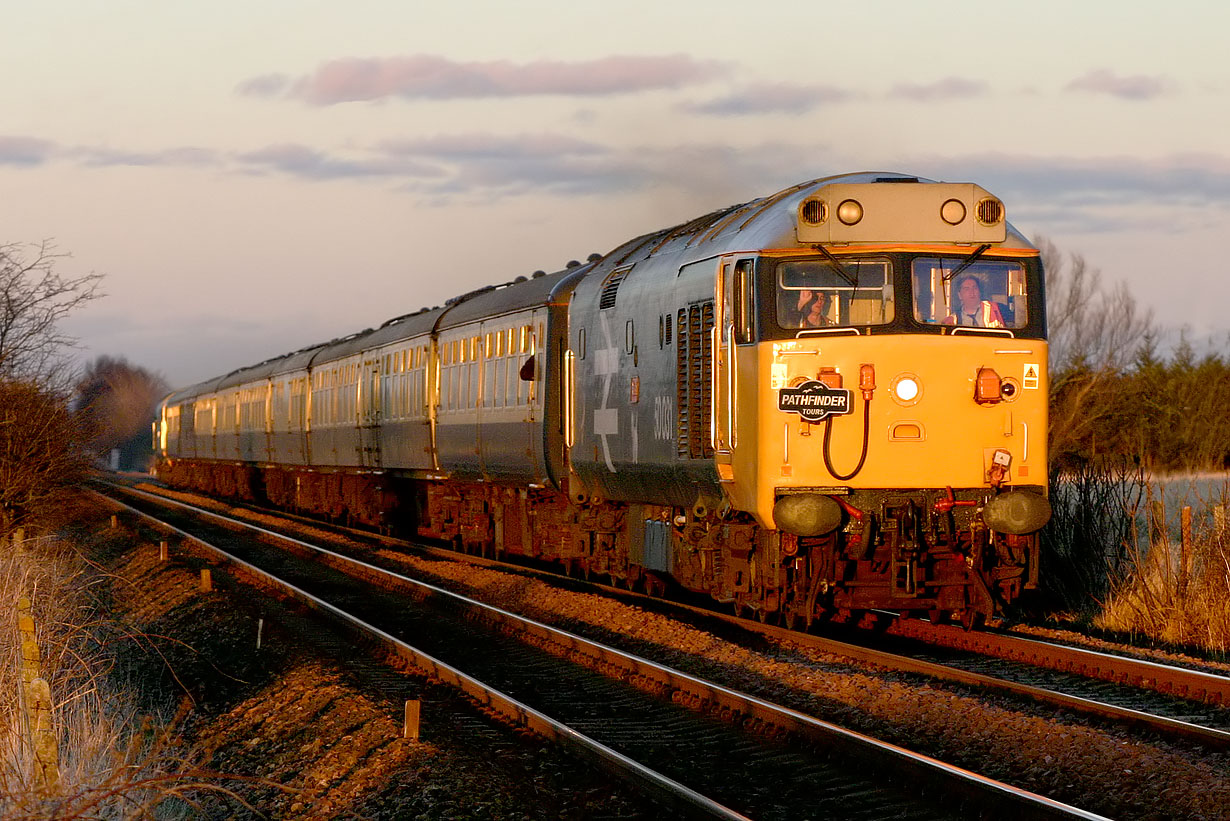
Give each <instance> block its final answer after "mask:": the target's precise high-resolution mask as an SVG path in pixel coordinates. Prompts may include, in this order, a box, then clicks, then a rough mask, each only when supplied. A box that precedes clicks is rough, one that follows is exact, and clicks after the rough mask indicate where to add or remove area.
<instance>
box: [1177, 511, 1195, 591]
mask: <svg viewBox="0 0 1230 821" xmlns="http://www.w3.org/2000/svg"><path fill="white" fill-rule="evenodd" d="M1179 532H1180V534H1181V540H1180V543H1179V598H1182V597H1184V596H1186V595H1187V580H1188V578H1189V577H1190V576H1191V572H1192V509H1191V507H1190V506H1188V505H1185V506H1184V507H1183V509H1182V510H1181V511H1180V531H1179Z"/></svg>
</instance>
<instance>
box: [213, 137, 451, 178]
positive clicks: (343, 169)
mask: <svg viewBox="0 0 1230 821" xmlns="http://www.w3.org/2000/svg"><path fill="white" fill-rule="evenodd" d="M235 159H236V160H237V161H238V162H239V164H240V166H241V167H243V168H245V169H246V170H247V171H249V172H255V173H269V172H279V173H282V174H287V175H289V176H292V177H300V178H303V179H311V180H336V179H354V178H363V177H369V178H370V177H384V178H401V177H438V176H441V174H442V173H443V172H442V171H441V169H440V168H439V167H437V166H433V165H429V164H426V163H419V162H414V161H412V160H408V159H405V158H392V157H389V156H366V157H363V156H361V157H359V158H349V157H342V156H339V155H330V154H327V153H325V152H323V151H320V150H317V149H314V148H309V147H308V146H305V145H300V144H297V143H281V144H278V145H270V146H266V147H264V148H259V149H257V150H255V151H249V152H245V153H241V154H237V155H235Z"/></svg>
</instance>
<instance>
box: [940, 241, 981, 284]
mask: <svg viewBox="0 0 1230 821" xmlns="http://www.w3.org/2000/svg"><path fill="white" fill-rule="evenodd" d="M990 247H991V243H989V242H988V243H987V244H986V245H979V246H978V249H977V250H976V251H974V253H972V254H970V255H969V256H968V257H966V258H965V259H964V260H962V261H961V264H960V265H958V266H957V267H956V268H953V269H952V271H951V272H950V273H946V274H944V281H945V282H951V281H952V279H953V277H955V276H956V275H957V274H959V273H961V272H962V271H964V270H965V269H966V268H968V267H970V266H971V265H973V264H974V263H975V262H977V261H978V257H980V256H982V255H983V254H985V253H986V252H987V250H988V249H989V248H990Z"/></svg>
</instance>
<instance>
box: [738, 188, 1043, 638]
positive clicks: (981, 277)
mask: <svg viewBox="0 0 1230 821" xmlns="http://www.w3.org/2000/svg"><path fill="white" fill-rule="evenodd" d="M797 213H798V217H797V236H798V239H799V244H798V245H797V246H796V247H792V248H783V249H770V250H765V251H762V252H761V254H760V255H759V258H758V259H757V260H756V261H755V263H754V265H753V264H752V263H751V262H750V261H749V262H748V263H747V264H745V265H743V267H742V269H740V267H739V265H738V264H735V265H732V266H731V267H730V268H728V269H727V271H726V274H725V276H724V281H723V282H721V283H720V288H721V289H722V291H723V298H722V299H721V300H719V317H718V318H717V322H716V325H717V328H718V330H717V332H716V338H715V340H714V341H715V343H716V345H717V346H718V349H719V355H718V356H717V357H716V358H715V365H714V367H715V370H716V373H715V384H716V385H717V386H718V388H717V391H716V394H717V400H718V401H717V402H716V403H715V419H714V422H715V425H714V429H715V437H714V439H715V445H716V447H715V459H716V462H717V468H718V475H719V479H720V481H721V483H722V486H723V489H724V492H725V494H724V495H725V496H726V498H727V499H728V500H729V502H730V504H731V506H732V507H733V508H734V509H737V510H741V511H746V512H748V513H750V514H751V515H752V516H753V517H754V518H755V519H756V520H757V522H758V523H759V524H760V525H761V526H762V527H764V528H766V529H772V530H775V531H777V532H778V533H779V538H778V540H777V545H776V547H777V551H776V552H777V557H778V561H777V562H775V563H774V565H775V566H774V567H772V568H768V567H763V568H761V571H762V572H764V571H770V572H772V573H773V575H774V576H775V577H776V579H775V581H776V584H773V583H770V584H769V585H767V586H768V587H769V588H773V589H774V590H773V594H772V596H771V599H772V600H773V601H772V602H771V605H776V609H779V610H780V611H781V612H782V613H783V614H784V615H785V618H786V621H787V622H788V623H790V622H794V621H797V620H800V619H801V620H804V621H807V622H810V621H811V620H812V619H813V618H815V617H816V616H817V615H818V614H824V613H828V612H832V613H839V614H840V613H850V612H857V611H862V610H866V609H871V608H886V609H892V610H899V611H905V612H927V613H930V614H931V615H932V616H933V617H938V618H949V617H955V618H958V619H960V620H961V621H963V622H964V623H966V624H967V625H972V624H975V623H977V622H979V621H980V620H981V619H982V618H983V617H985V616H988V615H992V614H995V613H997V612H998V611H999V610H1000V609H1001V607H1002V606H1003V605H1004V604H1006V603H1007V602H1010V601H1012V600H1013V599H1015V598H1016V597H1017V596H1018V595H1019V594H1020V593H1021V591H1022V590H1023V589H1026V588H1030V587H1033V586H1035V585H1036V584H1037V580H1038V531H1039V529H1040V528H1041V527H1042V526H1043V525H1044V524H1045V523H1046V521H1047V519H1048V518H1049V516H1050V507H1049V505H1048V503H1047V501H1046V485H1047V462H1046V414H1047V377H1046V359H1047V349H1046V341H1045V332H1046V324H1045V308H1044V300H1043V278H1042V270H1041V265H1040V263H1039V258H1038V252H1037V249H1036V248H1034V247H1032V246H1031V245H1030V244H1029V243H1028V242H1027V241H1026V240H1025V239H1024V238H1023V237H1022V236H1021V235H1020V234H1019V233H1017V232H1016V231H1015V230H1013V229H1011V227H1010V226H1008V225H1007V223H1006V221H1005V218H1004V209H1003V205H1002V204H1001V203H1000V201H999V200H998V199H996V198H995V197H993V196H991V195H990V194H989V193H987V192H986V191H985V190H983V189H981V188H979V187H978V186H975V185H969V184H943V183H919V182H917V181H914V180H908V181H903V180H892V181H882V182H872V183H861V184H833V185H828V186H821V187H819V188H817V189H815V190H813V191H810V192H808V193H806V194H805V195H803V196H801V197H800V198H799V199H798V202H797ZM761 581H762V583H763V582H765V581H767V580H763V579H762V580H761ZM762 589H763V588H762Z"/></svg>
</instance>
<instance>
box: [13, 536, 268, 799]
mask: <svg viewBox="0 0 1230 821" xmlns="http://www.w3.org/2000/svg"><path fill="white" fill-rule="evenodd" d="M97 578H98V577H97V576H96V575H95V574H92V573H91V572H88V571H87V567H86V566H85V565H84V564H82V562H81V561H80V559H79V558H78V556H77V554H76V553H75V552H74V551H73V550H72V549H70V546H68V545H65V544H64V543H62V542H60V541H59V540H57V539H54V538H51V537H43V538H40V539H38V540H30V541H29V542H26V543H24V544H23V545H22V546H17V547H10V548H9V549H7V550H4V551H0V603H3V604H4V606H5V607H7V608H9V612H8V613H5V614H3V615H2V616H0V721H3V722H4V724H5V726H6V727H7V728H9V732H7V733H5V734H3V735H0V817H3V818H5V819H31V821H33V819H46V818H64V819H70V818H132V819H146V818H195V817H200V814H201V812H200V807H201V801H202V799H203V798H204V797H205V796H206V795H207V794H208V795H215V796H216V795H223V796H228V797H229V798H230V800H232V801H233V802H234V803H233V804H232V807H233V808H235V807H240V806H245V805H244V803H243V802H242V801H241V800H239V799H238V798H236V797H235V796H234V795H233V793H231V792H230V791H229V790H227V789H226V788H225V786H224V782H225V779H222V778H220V777H219V776H218V775H217V774H216V773H213V772H210V771H208V770H206V769H204V768H203V767H202V766H201V763H200V762H201V760H202V759H203V755H200V754H195V753H193V752H192V751H189V750H185V749H183V748H182V747H181V746H180V745H179V743H178V740H177V736H176V732H175V730H176V726H177V721H178V719H177V717H175V716H150V715H143V714H142V713H141V712H140V711H139V708H138V706H137V705H138V703H139V700H140V697H141V694H140V688H137V687H130V686H126V685H125V682H123V681H119V680H117V679H116V677H115V662H114V658H113V655H112V653H111V651H110V649H109V648H111V647H113V646H114V643H115V642H117V641H137V642H142V641H146V640H147V638H146V637H143V636H140V635H134V634H131V633H126V632H125V631H124V629H123V627H122V626H121V625H117V624H115V623H114V622H112V621H111V620H110V618H109V617H107V616H106V615H104V614H103V613H101V612H100V611H99V609H98V605H97V602H96V601H95V600H94V597H92V596H91V595H90V591H91V589H92V586H93V582H92V579H97ZM23 596H26V597H29V598H30V599H32V601H33V611H34V615H35V624H36V628H37V629H36V636H37V641H36V643H37V646H38V648H39V653H40V656H41V659H40V661H39V667H40V675H41V677H42V678H44V679H45V680H46V681H47V682H48V684H49V685H50V690H51V693H52V702H53V709H52V724H53V727H54V733H55V737H56V741H57V746H58V751H59V755H58V759H59V768H58V770H59V772H58V776H59V777H58V779H57V781H56V783H55V785H54V787H49V786H48V784H46V783H45V782H44V781H43V780H42V779H40V778H39V777H38V775H37V773H36V771H35V769H34V767H33V762H32V758H33V756H32V753H31V745H30V739H29V736H28V734H27V733H26V732H25V729H24V728H23V727H22V722H21V720H20V717H19V716H20V713H21V707H20V704H19V699H18V698H17V694H18V693H19V692H20V688H21V687H22V683H21V671H22V667H23V664H24V662H23V661H22V647H21V637H20V635H19V634H18V631H17V630H14V629H13V628H14V627H15V626H16V623H17V620H16V618H15V617H14V616H15V612H14V611H15V604H16V602H17V601H18V599H19V598H20V597H23ZM215 806H216V803H215Z"/></svg>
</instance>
